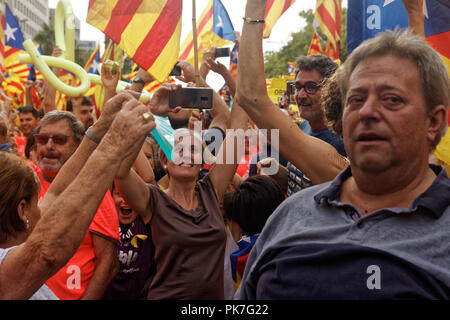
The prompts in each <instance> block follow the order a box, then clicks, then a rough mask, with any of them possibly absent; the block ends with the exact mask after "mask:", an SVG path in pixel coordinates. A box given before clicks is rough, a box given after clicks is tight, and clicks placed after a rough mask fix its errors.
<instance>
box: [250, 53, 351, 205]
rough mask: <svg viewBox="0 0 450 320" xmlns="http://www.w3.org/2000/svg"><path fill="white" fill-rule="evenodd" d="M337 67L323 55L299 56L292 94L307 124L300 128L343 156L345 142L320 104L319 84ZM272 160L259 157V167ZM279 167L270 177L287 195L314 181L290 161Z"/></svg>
mask: <svg viewBox="0 0 450 320" xmlns="http://www.w3.org/2000/svg"><path fill="white" fill-rule="evenodd" d="M336 69H337V64H336V63H335V62H334V61H333V60H331V59H330V58H329V57H327V56H324V55H319V54H318V55H308V56H300V57H298V58H297V61H296V62H295V70H296V71H295V84H294V86H293V93H294V99H295V103H297V106H298V110H299V115H300V117H302V118H303V119H305V120H307V121H308V123H309V126H303V125H300V129H302V130H304V128H307V130H306V131H304V132H305V133H306V134H309V135H311V136H313V137H316V138H318V139H321V140H323V141H325V142H327V143H329V144H330V145H332V146H333V147H334V148H335V149H336V150H337V152H339V154H340V155H342V156H344V157H345V156H346V154H345V149H344V143H343V142H342V139H341V138H340V137H339V136H338V135H336V134H335V133H333V132H331V131H330V130H329V129H328V127H327V120H326V118H325V114H324V111H323V108H322V106H321V95H320V90H321V86H322V84H323V82H324V81H325V80H326V79H328V78H329V77H331V75H333V73H334V72H335V71H336ZM309 127H310V128H309ZM280 128H281V126H280ZM309 129H311V130H309ZM304 152H308V150H304ZM271 161H274V160H273V159H271V158H268V159H264V160H261V161H260V163H259V164H258V166H260V167H264V166H265V165H269V164H270V162H271ZM279 168H280V170H278V173H277V174H276V175H275V176H272V177H273V178H274V179H275V180H277V182H278V183H279V184H280V185H281V187H282V188H283V190H285V191H286V194H287V195H288V196H290V195H292V194H294V193H296V192H298V191H300V190H302V189H304V188H306V187H309V186H311V185H313V182H312V181H311V180H310V179H309V178H308V177H307V176H306V175H305V174H304V173H303V172H302V171H301V170H299V169H297V168H296V167H295V166H294V165H293V164H292V163H291V162H288V164H287V166H286V168H284V167H283V166H281V165H280V166H279Z"/></svg>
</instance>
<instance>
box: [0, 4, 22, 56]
mask: <svg viewBox="0 0 450 320" xmlns="http://www.w3.org/2000/svg"><path fill="white" fill-rule="evenodd" d="M4 28H5V45H6V46H9V47H13V48H16V49H19V50H23V51H25V48H24V47H23V42H24V41H25V40H24V38H23V34H22V30H20V26H19V23H18V22H17V20H16V18H15V17H14V15H13V14H12V12H11V10H10V9H9V6H8V5H6V6H5V26H4Z"/></svg>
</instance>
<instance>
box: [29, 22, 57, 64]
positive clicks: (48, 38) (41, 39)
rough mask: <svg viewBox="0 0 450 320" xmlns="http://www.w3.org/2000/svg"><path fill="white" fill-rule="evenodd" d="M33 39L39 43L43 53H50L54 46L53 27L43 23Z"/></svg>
mask: <svg viewBox="0 0 450 320" xmlns="http://www.w3.org/2000/svg"><path fill="white" fill-rule="evenodd" d="M33 41H34V42H37V43H39V44H40V45H41V49H42V52H43V53H44V54H45V55H48V56H49V55H51V54H52V52H53V48H54V47H55V27H54V26H51V25H48V24H46V23H43V24H42V29H41V31H40V32H39V33H38V34H36V35H35V36H34V38H33Z"/></svg>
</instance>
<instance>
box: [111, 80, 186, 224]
mask: <svg viewBox="0 0 450 320" xmlns="http://www.w3.org/2000/svg"><path fill="white" fill-rule="evenodd" d="M177 87H179V85H174V84H165V85H163V86H162V87H161V88H159V89H158V90H157V91H156V92H155V93H154V94H153V97H152V99H151V100H150V102H149V107H150V110H151V111H152V113H153V114H155V115H158V116H161V117H165V116H167V115H168V113H169V112H173V110H170V109H169V106H168V96H169V92H170V91H171V90H175V89H176V88H177ZM177 110H180V108H177ZM142 144H143V141H142V142H141V143H140V144H139V146H138V147H139V148H142ZM139 152H140V149H139V150H135V152H134V153H132V154H130V155H129V156H128V157H127V158H126V159H125V160H124V161H123V162H122V164H121V166H120V169H119V171H118V172H117V175H116V177H115V179H114V183H115V185H116V188H117V190H118V191H119V193H120V194H121V195H122V197H123V198H124V199H125V201H126V202H127V203H128V205H129V206H130V207H131V208H133V210H134V211H135V212H136V213H137V214H139V215H140V216H141V218H142V220H143V221H144V222H145V223H147V222H149V221H150V219H151V217H152V212H151V209H150V206H149V203H150V190H149V189H148V186H147V184H146V183H145V182H144V181H143V180H142V178H141V177H140V176H139V175H138V174H137V173H136V171H135V170H134V169H133V168H132V166H133V163H134V162H135V160H136V157H137V156H138V153H139Z"/></svg>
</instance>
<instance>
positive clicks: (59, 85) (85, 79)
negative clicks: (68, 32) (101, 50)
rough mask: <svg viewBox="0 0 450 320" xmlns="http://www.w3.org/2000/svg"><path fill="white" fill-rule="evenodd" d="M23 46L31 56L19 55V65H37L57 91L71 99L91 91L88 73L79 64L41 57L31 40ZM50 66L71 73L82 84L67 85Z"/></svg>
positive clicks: (61, 59)
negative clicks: (76, 85) (75, 85)
mask: <svg viewBox="0 0 450 320" xmlns="http://www.w3.org/2000/svg"><path fill="white" fill-rule="evenodd" d="M23 46H24V48H25V50H27V52H28V53H29V54H19V63H27V64H34V65H36V67H38V68H39V71H40V72H41V73H42V75H43V76H44V78H45V79H46V80H47V81H48V82H49V83H50V84H51V85H52V86H53V87H55V88H56V89H57V90H59V91H61V92H62V93H64V94H66V95H68V96H71V97H78V96H80V95H81V94H84V93H85V92H86V91H88V90H89V88H90V86H91V81H90V80H89V76H88V74H87V72H86V71H84V69H83V68H82V67H80V66H79V65H78V64H76V63H74V62H72V61H69V60H66V59H63V58H59V57H58V58H56V57H50V56H41V55H40V54H39V52H38V51H37V49H36V47H35V46H34V43H33V41H31V40H26V41H25V42H24V43H23ZM48 66H54V67H58V68H62V69H66V70H68V71H71V72H72V73H74V74H75V75H76V76H77V77H78V78H79V79H80V81H81V84H80V85H79V86H78V87H72V86H69V85H67V84H65V83H64V82H62V81H61V80H59V78H58V77H57V76H56V75H55V74H54V73H53V71H52V70H50V68H49V67H48Z"/></svg>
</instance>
